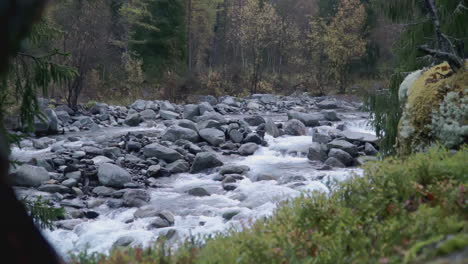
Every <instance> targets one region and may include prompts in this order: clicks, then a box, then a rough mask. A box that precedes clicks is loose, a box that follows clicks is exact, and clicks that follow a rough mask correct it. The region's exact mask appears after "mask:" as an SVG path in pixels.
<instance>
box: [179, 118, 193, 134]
mask: <svg viewBox="0 0 468 264" xmlns="http://www.w3.org/2000/svg"><path fill="white" fill-rule="evenodd" d="M177 125H178V126H180V127H184V128H188V129H192V130H193V131H196V132H198V128H197V124H196V123H195V122H193V121H192V120H188V119H182V120H179V121H178V122H177Z"/></svg>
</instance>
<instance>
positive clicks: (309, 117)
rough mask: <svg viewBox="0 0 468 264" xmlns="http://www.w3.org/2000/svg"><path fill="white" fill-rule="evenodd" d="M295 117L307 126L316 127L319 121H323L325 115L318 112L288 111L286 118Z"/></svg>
mask: <svg viewBox="0 0 468 264" xmlns="http://www.w3.org/2000/svg"><path fill="white" fill-rule="evenodd" d="M292 119H297V120H299V121H301V122H302V123H303V124H304V125H306V126H308V127H316V126H319V125H320V121H324V120H325V117H324V116H323V115H322V114H320V113H301V112H296V111H289V112H288V120H292Z"/></svg>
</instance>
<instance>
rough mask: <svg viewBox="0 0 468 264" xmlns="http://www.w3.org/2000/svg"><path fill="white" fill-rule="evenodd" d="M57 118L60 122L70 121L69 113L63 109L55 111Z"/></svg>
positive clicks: (66, 122)
mask: <svg viewBox="0 0 468 264" xmlns="http://www.w3.org/2000/svg"><path fill="white" fill-rule="evenodd" d="M55 114H57V118H58V119H59V120H60V121H62V124H68V123H69V122H70V121H71V117H70V114H68V113H67V112H65V111H56V112H55Z"/></svg>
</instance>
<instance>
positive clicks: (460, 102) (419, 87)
mask: <svg viewBox="0 0 468 264" xmlns="http://www.w3.org/2000/svg"><path fill="white" fill-rule="evenodd" d="M467 68H468V62H467V67H465V69H462V70H460V71H458V72H457V73H454V72H453V71H452V70H451V68H450V66H449V65H448V63H446V62H444V63H442V64H439V65H437V66H434V67H432V68H428V69H424V70H420V71H416V72H414V73H411V74H410V75H408V77H406V79H405V80H404V81H403V83H402V84H401V86H400V91H399V99H400V101H401V102H402V105H403V115H402V118H401V120H400V123H399V127H398V140H397V143H398V151H399V152H400V153H401V154H408V153H411V152H414V151H423V150H425V149H427V147H428V146H430V145H432V144H434V143H435V142H440V143H441V144H443V145H445V146H447V147H449V148H458V147H459V146H461V145H462V144H463V143H466V142H467V139H468V97H467V94H468V70H466V69H467Z"/></svg>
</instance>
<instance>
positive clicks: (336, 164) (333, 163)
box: [325, 157, 346, 168]
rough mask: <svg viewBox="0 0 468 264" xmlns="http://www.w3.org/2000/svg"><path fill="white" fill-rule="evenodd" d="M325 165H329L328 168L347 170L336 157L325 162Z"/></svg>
mask: <svg viewBox="0 0 468 264" xmlns="http://www.w3.org/2000/svg"><path fill="white" fill-rule="evenodd" d="M325 165H328V166H330V167H333V168H346V166H345V165H344V164H343V163H342V162H341V161H339V160H337V159H336V158H334V157H329V158H328V159H327V160H326V161H325Z"/></svg>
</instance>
